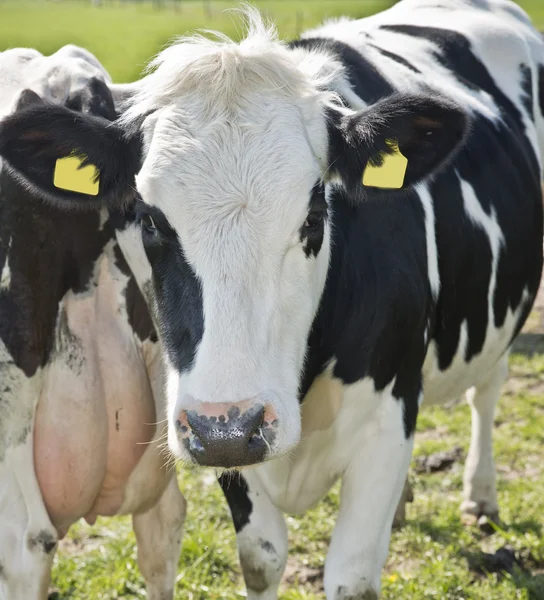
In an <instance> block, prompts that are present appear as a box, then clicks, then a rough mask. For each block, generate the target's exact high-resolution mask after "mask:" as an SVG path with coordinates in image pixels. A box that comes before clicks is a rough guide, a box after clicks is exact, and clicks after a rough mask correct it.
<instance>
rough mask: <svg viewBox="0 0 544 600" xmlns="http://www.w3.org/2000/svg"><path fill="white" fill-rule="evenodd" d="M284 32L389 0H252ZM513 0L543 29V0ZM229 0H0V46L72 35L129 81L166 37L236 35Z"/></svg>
mask: <svg viewBox="0 0 544 600" xmlns="http://www.w3.org/2000/svg"><path fill="white" fill-rule="evenodd" d="M253 4H255V5H257V6H258V7H259V8H260V9H261V10H262V11H263V12H264V13H265V14H267V15H268V16H270V17H271V18H272V19H274V20H275V21H276V23H277V24H278V28H279V31H280V34H281V35H282V36H283V37H284V38H292V37H295V36H296V35H297V34H298V33H300V32H301V31H302V30H303V29H306V28H309V27H313V26H315V25H317V24H318V23H319V22H320V21H322V20H323V19H324V18H328V17H335V16H340V15H350V16H353V17H364V16H366V15H369V14H372V13H375V12H377V11H380V10H383V9H385V8H387V7H389V6H391V5H393V4H395V0H256V1H255V2H253ZM519 4H520V5H521V6H523V8H525V9H526V10H527V11H528V12H529V13H530V15H531V16H532V17H533V19H534V22H535V24H536V25H537V26H538V27H540V28H541V29H544V0H520V2H519ZM235 6H236V2H234V0H0V51H1V50H5V49H7V48H12V47H17V46H19V47H21V46H23V47H26V46H27V47H32V48H36V49H38V50H40V52H42V53H44V54H51V53H52V52H55V51H56V50H58V48H60V47H61V46H63V45H64V44H68V43H72V44H77V45H80V46H83V47H85V48H87V49H88V50H90V51H91V52H93V53H94V54H95V55H96V56H97V58H98V59H99V60H100V61H101V62H102V64H104V65H105V67H106V68H107V69H108V71H109V73H110V75H111V76H112V78H113V80H114V81H116V82H119V83H122V82H128V81H133V80H134V79H137V78H138V76H139V75H140V73H141V71H142V68H143V67H144V65H145V64H146V62H147V61H148V60H149V58H150V57H151V56H153V55H155V54H156V53H157V52H158V51H159V50H160V48H161V47H162V46H164V45H165V44H167V43H168V41H169V40H171V39H172V38H174V37H176V36H178V35H181V34H184V33H185V32H187V31H190V30H193V29H195V28H200V27H207V28H213V29H219V30H221V31H224V32H225V33H227V34H229V35H232V36H234V37H236V34H237V31H236V30H237V23H239V20H238V19H236V16H235V15H233V14H232V13H229V12H228V11H227V10H226V9H229V8H232V7H235Z"/></svg>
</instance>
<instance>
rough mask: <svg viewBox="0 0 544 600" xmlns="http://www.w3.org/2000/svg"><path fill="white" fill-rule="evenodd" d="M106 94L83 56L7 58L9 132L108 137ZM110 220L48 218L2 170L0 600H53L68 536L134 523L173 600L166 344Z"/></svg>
mask: <svg viewBox="0 0 544 600" xmlns="http://www.w3.org/2000/svg"><path fill="white" fill-rule="evenodd" d="M109 85H111V80H110V78H109V76H108V74H107V73H106V71H105V70H104V68H103V67H102V66H101V65H100V63H99V62H98V61H97V59H96V58H95V57H94V56H93V55H92V54H90V53H89V52H87V51H86V50H83V49H81V48H77V47H75V46H65V47H64V48H62V49H61V50H59V51H58V52H56V53H55V54H53V55H51V56H47V57H46V56H42V55H41V54H40V53H39V52H37V51H35V50H29V49H13V50H8V51H5V52H2V53H0V117H6V116H7V115H11V116H13V115H14V114H17V112H19V111H20V110H29V109H30V108H31V107H32V106H33V105H36V106H42V107H43V104H44V102H45V103H47V104H53V105H59V106H63V107H68V108H70V109H72V110H73V111H78V112H77V113H74V114H81V113H85V114H86V115H94V118H96V119H99V120H101V121H103V122H104V123H107V121H111V120H113V119H114V118H115V116H116V113H115V108H114V101H113V97H112V93H111V91H110V89H109V87H108V86H109ZM0 137H1V134H0ZM36 141H37V140H34V142H36ZM39 153H40V152H39V150H38V152H37V153H36V155H39ZM61 183H62V182H61ZM87 208H88V207H87ZM114 220H115V216H114V215H112V214H110V213H108V211H107V210H106V209H105V208H102V209H101V208H100V207H99V206H98V205H97V206H95V207H91V210H77V209H76V210H74V208H73V207H72V209H71V210H67V209H66V207H62V206H59V205H58V204H57V205H52V204H51V203H50V202H48V199H47V197H46V196H45V195H44V194H43V193H39V192H37V190H36V189H35V188H34V189H33V188H31V187H29V186H28V185H25V184H23V183H22V182H21V181H20V180H18V178H17V176H16V175H15V174H14V172H13V171H12V170H11V169H10V168H9V167H8V166H7V165H6V163H4V164H3V166H1V163H0V273H1V282H0V599H1V600H41V599H43V598H46V597H47V590H48V584H49V580H50V570H51V564H52V561H53V557H54V554H55V549H56V547H57V542H58V540H59V539H60V538H62V537H63V536H64V535H65V534H66V532H67V531H68V529H69V527H70V526H71V525H72V524H73V523H74V522H75V521H77V520H78V519H80V518H82V517H83V518H85V519H86V520H87V521H88V522H89V523H93V522H94V520H95V519H96V517H97V516H98V515H107V516H113V515H119V514H132V515H133V526H134V530H135V533H136V538H137V542H138V560H139V564H140V568H141V571H142V574H143V576H144V578H145V579H146V583H147V590H148V598H150V599H152V600H169V599H171V598H172V597H173V586H174V580H175V574H176V566H177V560H178V557H179V551H180V542H181V536H182V526H183V521H184V514H185V501H184V498H183V496H182V495H181V493H180V491H179V488H178V485H177V481H176V478H175V475H174V472H173V471H172V470H169V469H168V468H167V467H166V466H165V462H166V459H165V457H164V456H163V455H162V454H161V450H160V447H159V444H158V443H157V442H158V441H159V439H160V437H161V435H162V433H163V432H162V428H161V427H160V426H158V425H157V424H160V423H164V419H165V413H164V400H163V373H162V366H161V361H160V357H159V351H158V344H157V337H156V335H155V330H154V327H153V323H152V321H151V319H150V316H149V313H148V310H147V304H146V301H145V300H144V295H145V291H144V295H143V294H142V290H141V289H139V287H138V285H137V284H136V280H135V278H134V276H133V273H132V272H131V270H130V268H129V267H128V265H127V263H126V262H125V260H124V257H123V253H122V252H121V250H120V248H119V246H118V244H117V241H116V235H115V226H114Z"/></svg>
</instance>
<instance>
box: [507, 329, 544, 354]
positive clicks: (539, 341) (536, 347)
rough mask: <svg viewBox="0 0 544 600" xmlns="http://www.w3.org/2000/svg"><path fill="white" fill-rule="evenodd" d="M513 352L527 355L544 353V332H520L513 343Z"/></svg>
mask: <svg viewBox="0 0 544 600" xmlns="http://www.w3.org/2000/svg"><path fill="white" fill-rule="evenodd" d="M512 353H514V354H524V355H525V356H534V355H535V354H544V334H543V333H520V334H519V335H518V337H517V338H516V339H515V341H514V344H513V345H512Z"/></svg>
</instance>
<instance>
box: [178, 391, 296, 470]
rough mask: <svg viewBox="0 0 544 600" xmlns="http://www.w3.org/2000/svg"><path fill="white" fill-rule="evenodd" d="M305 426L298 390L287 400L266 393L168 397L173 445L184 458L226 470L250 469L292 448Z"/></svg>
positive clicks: (193, 462) (180, 456) (191, 461)
mask: <svg viewBox="0 0 544 600" xmlns="http://www.w3.org/2000/svg"><path fill="white" fill-rule="evenodd" d="M169 387H170V386H169ZM176 392H177V390H176ZM300 431H301V416H300V408H299V403H298V400H297V397H296V396H295V395H292V396H291V398H289V400H288V401H286V399H281V398H280V396H279V395H278V394H276V393H272V392H266V393H261V394H258V395H256V396H253V397H251V398H249V399H246V400H242V401H239V402H201V401H198V400H196V399H195V398H194V397H192V396H190V395H188V394H185V395H183V394H182V395H181V397H179V396H177V393H176V397H174V398H173V397H172V396H170V397H169V418H168V446H169V449H170V451H171V452H172V453H173V455H174V456H175V457H176V458H178V459H180V460H182V461H183V462H188V463H192V464H198V465H201V466H204V467H214V468H216V469H220V470H227V471H228V470H233V469H235V470H241V469H246V468H251V467H252V466H254V465H257V464H260V463H263V462H266V461H269V460H271V459H275V458H278V457H280V456H284V455H285V454H287V453H289V452H290V451H292V449H293V448H294V447H295V446H296V445H297V444H298V442H299V441H300Z"/></svg>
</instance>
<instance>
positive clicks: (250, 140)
mask: <svg viewBox="0 0 544 600" xmlns="http://www.w3.org/2000/svg"><path fill="white" fill-rule="evenodd" d="M327 60H328V59H327V57H315V56H313V57H306V58H303V59H301V56H300V55H299V54H295V53H293V52H292V51H290V50H288V49H287V48H285V47H284V46H282V45H280V44H279V43H278V42H277V41H276V40H275V39H274V38H273V36H271V35H270V33H269V32H267V31H265V30H264V28H263V27H262V25H261V24H260V23H259V22H258V21H256V22H255V23H253V25H252V30H251V32H250V35H249V37H248V38H247V39H246V40H244V41H243V42H241V43H240V44H234V43H231V42H228V41H223V40H222V41H220V42H212V41H202V40H196V41H195V40H188V41H184V42H181V43H179V44H178V45H176V46H174V47H172V48H170V49H168V50H166V51H165V52H164V53H163V55H162V56H161V57H160V59H159V61H158V63H157V65H156V66H157V69H156V71H155V72H154V73H152V74H151V75H149V76H148V78H147V80H144V81H143V83H142V86H141V88H140V92H139V93H138V94H136V95H135V96H134V97H133V99H132V104H131V107H130V108H129V110H128V112H127V113H126V115H125V117H124V124H125V126H127V124H128V125H130V127H129V130H131V131H133V130H134V125H135V124H138V131H139V133H138V135H137V136H135V137H131V136H129V135H128V134H127V133H126V131H123V130H122V129H121V126H119V125H115V126H111V125H110V126H106V124H105V123H102V122H100V121H99V120H97V119H93V118H91V117H82V116H79V115H78V117H77V119H76V118H75V117H74V115H73V114H72V113H70V112H69V111H67V110H66V109H64V111H59V110H58V109H47V110H43V111H42V112H40V113H39V114H38V113H29V114H28V116H25V117H23V116H20V117H19V118H18V119H15V120H11V121H9V122H8V123H7V124H5V125H4V126H3V129H2V130H0V137H3V139H4V140H5V141H3V142H2V145H1V146H0V152H1V153H2V154H3V155H4V156H5V157H6V158H7V159H8V160H9V161H10V163H11V164H12V165H14V166H15V167H16V168H17V169H18V170H19V172H21V173H22V174H23V175H24V177H25V178H27V179H29V180H33V179H32V177H33V171H35V170H36V169H38V167H36V166H35V165H36V155H35V153H32V152H31V149H30V145H31V144H32V142H33V141H34V140H37V142H36V143H39V144H40V148H41V149H42V153H41V154H38V159H40V157H41V156H46V157H47V158H48V159H49V160H50V161H51V160H54V159H57V158H59V157H61V156H64V155H66V154H67V153H69V152H76V153H77V154H78V155H84V156H85V157H86V158H87V161H88V162H91V163H93V164H95V165H97V166H98V167H99V171H100V178H101V181H100V186H101V187H100V192H99V194H98V197H99V198H103V199H105V200H106V201H108V202H114V203H115V202H119V201H122V200H123V198H126V197H127V195H128V191H129V190H130V189H131V187H132V181H131V177H132V178H134V176H135V175H137V176H136V178H135V182H136V188H137V190H138V193H139V199H138V200H137V202H136V205H135V212H136V215H137V219H136V221H137V223H138V225H137V226H138V227H140V229H141V238H142V244H143V247H144V249H145V253H146V255H147V259H148V261H149V263H150V264H151V267H152V272H153V287H154V292H155V300H156V313H157V319H158V322H159V328H160V333H161V338H162V342H163V344H164V348H165V361H166V366H167V372H168V413H169V423H168V426H169V444H170V448H171V449H172V451H173V452H174V454H176V455H177V456H178V457H182V458H184V459H187V460H191V461H196V462H198V463H200V464H203V465H211V466H219V467H227V468H230V467H241V466H244V465H249V464H254V463H258V462H261V461H263V460H266V459H269V458H272V457H275V456H278V455H281V454H283V453H285V452H287V451H289V449H291V448H292V447H293V446H294V445H295V444H296V443H297V442H298V441H299V437H300V430H301V419H300V410H299V384H300V380H301V374H302V371H303V368H304V359H305V353H306V346H307V338H308V334H309V331H310V328H311V325H312V321H313V319H314V317H315V314H316V311H317V309H318V306H319V302H320V296H321V293H322V291H323V288H324V285H325V280H326V276H327V270H328V262H329V252H330V237H331V227H334V206H331V205H330V203H329V196H328V191H329V190H330V189H331V187H332V186H335V185H338V186H343V187H344V188H346V189H347V191H348V192H349V196H350V198H352V200H353V201H354V202H362V201H365V199H366V197H367V196H368V195H369V194H371V193H372V192H371V190H370V188H368V186H364V185H363V183H362V178H363V173H364V171H365V169H366V168H367V167H368V166H369V165H370V166H371V167H379V166H380V165H382V164H384V161H386V160H387V157H388V156H392V155H394V154H395V153H397V154H398V151H400V152H401V153H402V155H403V156H404V157H405V158H406V159H407V161H408V163H407V167H406V169H405V172H404V173H403V177H402V182H401V184H400V186H397V187H400V188H401V192H400V193H399V192H398V191H397V192H387V191H382V192H380V193H381V194H386V193H397V194H398V195H399V198H398V201H399V202H400V201H402V189H406V188H408V187H411V186H413V185H415V184H417V183H418V182H419V181H421V180H422V179H423V178H425V177H427V176H428V175H429V174H430V173H432V172H433V171H434V170H435V169H436V168H437V167H439V166H440V165H441V164H443V163H444V161H445V160H446V159H447V158H448V157H449V156H450V155H451V153H452V152H453V151H454V150H455V149H456V147H457V146H458V145H459V143H460V142H461V141H462V139H463V137H464V134H465V131H466V118H465V115H464V113H463V112H462V111H461V110H460V109H459V108H458V107H457V106H455V105H453V104H451V103H449V102H447V101H446V100H444V99H439V98H431V97H421V96H416V97H414V96H399V97H392V98H389V99H386V100H383V101H382V102H380V103H378V104H376V105H374V106H372V107H370V108H368V109H365V110H363V111H360V112H353V111H352V110H349V109H347V108H345V107H344V106H343V105H341V103H340V102H339V101H338V98H337V97H336V95H335V94H333V93H331V92H328V91H327V87H328V85H327V84H330V82H331V79H330V78H329V79H327V77H328V76H327V75H324V73H327V72H329V73H332V72H333V71H334V76H337V69H336V71H335V68H329V67H327ZM331 77H332V75H331ZM135 139H138V140H139V139H142V140H143V147H142V153H143V157H144V160H143V163H142V167H141V169H140V168H139V165H138V166H137V164H138V161H137V160H136V156H137V154H138V151H139V150H138V149H139V146H138V143H137V142H136V141H134V140H135ZM391 140H394V143H392V142H391ZM18 153H24V154H25V155H26V158H27V161H26V165H27V166H26V167H25V165H24V163H23V161H19V162H18V163H17V164H16V163H15V161H14V157H17V156H18ZM38 162H39V160H38ZM30 163H33V166H32V167H29V166H28V165H29V164H30ZM44 168H45V167H44V165H43V164H42V163H40V166H39V169H40V172H41V171H42V170H43V169H44ZM49 168H51V165H49ZM33 181H35V179H34V180H33ZM42 181H43V180H42ZM48 193H54V192H51V187H50V186H49V188H48ZM66 194H68V192H66ZM66 194H65V193H64V192H63V193H62V194H61V196H60V197H61V200H62V201H65V200H66V199H67V196H66ZM69 199H70V201H72V202H74V203H76V204H77V203H81V202H85V201H91V200H94V198H89V197H87V199H86V198H85V196H83V195H82V194H75V193H71V196H70V198H69Z"/></svg>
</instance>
